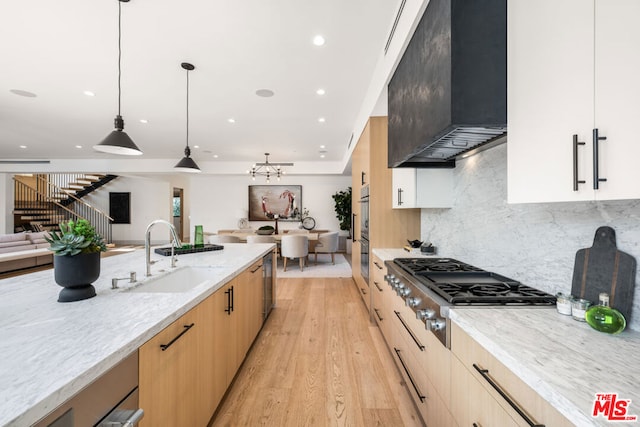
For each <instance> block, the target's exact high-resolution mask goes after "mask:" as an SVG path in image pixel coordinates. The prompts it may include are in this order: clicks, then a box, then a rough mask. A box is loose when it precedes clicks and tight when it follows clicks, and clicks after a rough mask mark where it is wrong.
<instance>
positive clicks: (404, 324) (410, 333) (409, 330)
mask: <svg viewBox="0 0 640 427" xmlns="http://www.w3.org/2000/svg"><path fill="white" fill-rule="evenodd" d="M393 312H394V313H395V314H396V316H397V317H398V320H400V323H402V326H404V328H405V329H406V330H407V332H408V333H409V335H411V338H413V342H415V343H416V345H417V346H418V348H419V349H420V351H424V346H423V345H422V344H421V343H420V341H418V338H416V336H415V335H414V334H413V331H412V330H411V329H409V326H408V325H407V324H406V323H405V322H404V319H403V318H402V316H400V312H399V311H395V310H393Z"/></svg>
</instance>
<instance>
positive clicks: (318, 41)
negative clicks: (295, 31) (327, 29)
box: [313, 34, 325, 46]
mask: <svg viewBox="0 0 640 427" xmlns="http://www.w3.org/2000/svg"><path fill="white" fill-rule="evenodd" d="M324 42H325V40H324V37H322V36H321V35H320V34H318V35H317V36H315V37H314V38H313V44H315V45H316V46H322V45H323V44H324Z"/></svg>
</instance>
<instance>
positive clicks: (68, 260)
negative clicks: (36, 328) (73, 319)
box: [45, 219, 107, 302]
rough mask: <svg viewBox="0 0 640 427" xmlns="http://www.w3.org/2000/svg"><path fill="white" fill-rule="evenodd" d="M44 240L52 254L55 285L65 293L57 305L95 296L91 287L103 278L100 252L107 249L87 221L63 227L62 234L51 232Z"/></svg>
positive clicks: (78, 221) (75, 222)
mask: <svg viewBox="0 0 640 427" xmlns="http://www.w3.org/2000/svg"><path fill="white" fill-rule="evenodd" d="M45 239H46V240H47V241H48V242H49V243H50V244H51V247H50V248H49V250H51V251H53V253H54V257H53V271H54V277H55V280H56V283H57V284H58V285H60V286H62V287H63V288H64V289H62V291H60V294H59V295H58V302H71V301H80V300H83V299H87V298H91V297H94V296H95V295H96V290H95V288H94V287H93V285H91V283H93V282H94V281H95V280H96V279H97V278H98V277H99V276H100V252H104V251H106V250H107V246H106V245H105V243H104V240H103V239H102V236H100V235H99V234H98V233H96V230H95V228H94V227H93V226H92V225H91V223H89V221H87V220H86V219H79V220H77V221H73V220H70V221H68V222H62V223H60V232H56V231H52V232H51V233H50V234H49V236H47V237H45Z"/></svg>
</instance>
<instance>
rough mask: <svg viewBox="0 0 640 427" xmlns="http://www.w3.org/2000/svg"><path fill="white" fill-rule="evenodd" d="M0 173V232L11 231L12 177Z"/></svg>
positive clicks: (6, 232)
mask: <svg viewBox="0 0 640 427" xmlns="http://www.w3.org/2000/svg"><path fill="white" fill-rule="evenodd" d="M11 177H12V175H10V174H7V173H0V194H2V197H0V234H9V233H13V179H11Z"/></svg>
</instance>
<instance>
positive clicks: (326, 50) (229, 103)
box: [0, 0, 400, 163]
mask: <svg viewBox="0 0 640 427" xmlns="http://www.w3.org/2000/svg"><path fill="white" fill-rule="evenodd" d="M399 4H400V0H348V1H345V0H316V1H301V0H244V1H221V0H182V1H172V2H170V1H168V0H153V1H151V0H131V1H130V2H129V3H122V116H123V117H124V120H125V131H126V132H127V133H128V134H129V136H130V137H131V138H132V139H133V140H134V141H135V143H136V144H137V145H138V147H140V149H141V150H142V151H143V152H144V154H143V156H141V157H137V158H143V159H175V160H176V161H177V160H178V159H179V158H181V157H182V155H183V150H184V146H185V139H186V76H185V74H186V71H184V70H183V69H182V68H181V67H180V63H181V62H185V61H186V62H190V63H192V64H194V65H195V67H196V69H195V70H194V71H192V72H191V73H190V76H189V78H190V106H189V122H190V123H189V145H190V146H191V147H192V152H193V155H192V157H194V159H195V160H196V161H197V162H198V161H201V162H205V161H206V162H208V161H220V162H245V161H246V162H249V163H251V162H255V161H263V159H264V155H263V153H264V152H270V153H271V156H270V160H271V161H272V162H296V161H302V162H323V161H329V162H335V161H340V160H342V159H343V158H344V156H345V152H346V150H347V145H348V143H349V139H350V137H351V134H352V132H353V131H354V123H355V121H356V118H357V115H358V113H359V111H360V108H361V106H362V102H363V99H364V98H365V94H366V91H367V88H368V87H369V84H370V81H371V76H372V73H373V70H374V68H375V66H376V61H377V60H378V58H379V56H380V55H381V52H382V50H383V48H384V45H385V42H386V40H387V37H388V35H389V31H390V29H391V26H392V24H393V20H394V18H395V15H396V12H397V9H398V6H399ZM117 14H118V1H117V0H91V1H87V0H66V1H62V2H55V1H51V0H29V1H24V0H23V1H13V2H3V5H2V13H1V16H0V39H1V40H2V47H1V49H0V51H1V54H0V159H83V158H84V159H110V158H113V159H115V158H117V157H118V156H114V155H110V154H104V153H98V152H95V151H94V150H93V148H92V147H93V145H95V144H97V143H99V142H100V141H101V140H102V139H103V138H104V137H106V135H107V134H108V133H109V132H111V131H112V130H113V119H114V117H115V115H116V113H117V23H118V15H117ZM316 34H322V35H323V36H324V37H325V38H326V44H325V45H324V46H322V47H317V46H314V45H313V43H312V39H313V37H314V36H315V35H316ZM319 88H323V89H325V90H326V95H324V96H319V95H317V94H316V90H317V89H319ZM258 89H270V90H273V91H274V92H275V96H273V97H271V98H261V97H258V96H257V95H256V94H255V92H256V90H258ZM11 90H23V91H28V92H32V93H34V94H36V95H37V96H36V97H32V98H30V97H24V96H18V95H15V94H14V93H12V92H11ZM86 90H90V91H92V92H94V93H95V96H94V97H89V96H86V95H84V94H83V92H84V91H86ZM320 117H324V118H325V119H326V122H325V123H319V122H318V118H320ZM229 118H234V119H235V121H236V122H235V123H234V124H231V123H229V122H228V119H229ZM140 119H146V120H148V123H147V124H143V123H141V122H140ZM20 145H25V146H26V147H27V148H20V147H19V146H20ZM76 145H81V146H82V148H81V149H78V148H76ZM322 145H324V146H325V147H326V148H325V149H324V150H326V151H327V152H326V157H325V158H324V159H321V158H320V151H321V150H322V148H321V146H322ZM195 146H199V148H197V149H196V148H194V147H195ZM214 154H215V155H218V158H217V159H214V158H213V155H214Z"/></svg>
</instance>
